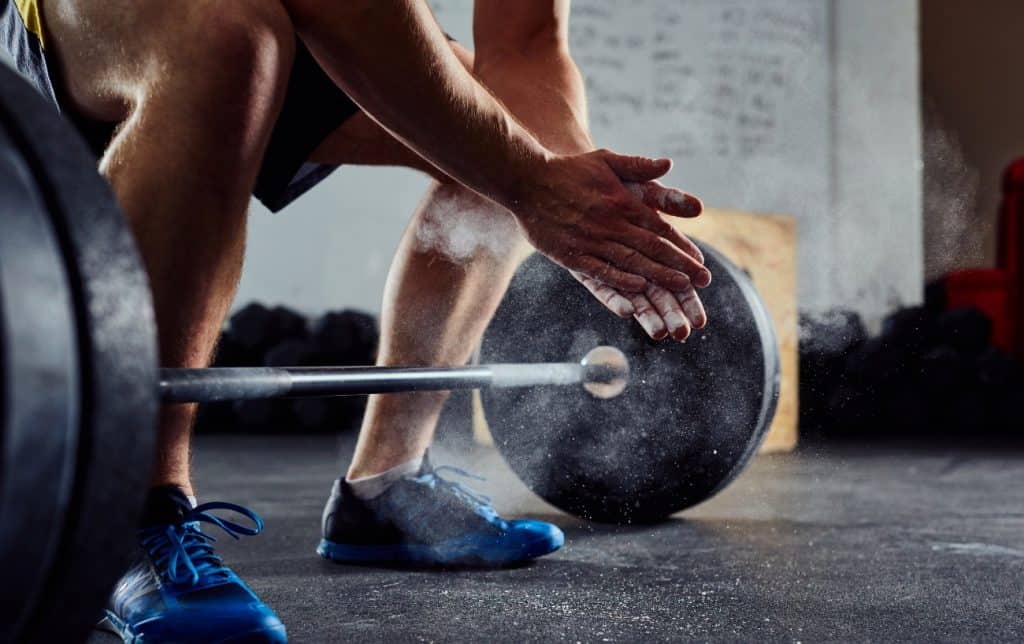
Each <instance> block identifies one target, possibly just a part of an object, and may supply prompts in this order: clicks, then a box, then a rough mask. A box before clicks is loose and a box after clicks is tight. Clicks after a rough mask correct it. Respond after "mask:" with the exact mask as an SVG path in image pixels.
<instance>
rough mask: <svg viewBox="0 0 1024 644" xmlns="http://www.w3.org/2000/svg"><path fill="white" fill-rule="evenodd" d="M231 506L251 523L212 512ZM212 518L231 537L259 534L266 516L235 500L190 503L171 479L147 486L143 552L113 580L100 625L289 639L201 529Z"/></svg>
mask: <svg viewBox="0 0 1024 644" xmlns="http://www.w3.org/2000/svg"><path fill="white" fill-rule="evenodd" d="M213 510H229V511H231V512H237V513H238V514H241V515H243V516H245V517H247V518H249V519H250V520H251V521H252V522H253V524H254V526H255V527H253V528H248V527H246V526H243V525H239V524H237V523H232V522H231V521H227V520H225V519H221V518H219V517H216V516H214V515H212V514H210V512H211V511H213ZM200 523H211V524H213V525H215V526H217V527H219V528H221V529H222V530H223V531H224V532H227V533H228V534H229V535H231V536H232V537H234V538H236V539H237V538H239V535H250V536H251V535H256V534H259V533H260V532H261V531H262V530H263V521H262V520H260V518H259V517H258V516H256V514H255V513H253V512H252V511H251V510H248V509H247V508H244V507H241V506H238V505H234V504H232V503H221V502H214V503H204V504H202V505H199V506H197V507H195V508H193V507H192V504H191V503H190V502H189V500H188V498H187V497H186V496H185V495H184V494H183V493H182V492H181V490H180V489H178V488H177V487H173V486H167V487H161V488H156V489H154V490H152V491H151V492H150V495H149V500H148V501H147V508H146V513H145V516H144V519H143V522H142V525H144V526H146V527H144V528H142V529H141V530H139V544H140V545H141V547H142V557H141V558H140V560H139V561H138V562H137V563H136V564H135V565H134V566H132V568H131V569H130V570H129V571H128V572H127V573H126V574H125V575H124V577H122V578H121V581H120V582H118V584H117V588H115V589H114V594H113V596H112V597H111V600H110V607H109V608H108V609H107V612H106V617H105V618H104V619H103V620H102V621H101V622H100V627H101V628H104V629H106V630H110V631H112V632H114V633H116V634H117V635H120V636H121V638H122V639H123V640H124V641H125V642H131V643H133V644H142V643H145V644H149V643H151V642H230V643H232V644H236V643H237V644H241V643H243V642H245V643H250V642H251V643H254V644H255V643H257V642H260V643H265V642H287V641H288V638H287V635H286V634H285V628H284V624H282V623H281V620H279V619H278V618H277V615H275V614H274V611H272V610H271V609H270V608H269V607H267V606H266V604H264V603H263V602H261V601H260V600H259V598H258V597H256V595H255V594H254V593H253V592H252V591H251V590H250V589H249V587H248V586H246V585H245V584H244V583H243V582H242V580H241V579H239V578H238V576H237V575H235V573H233V572H232V571H231V570H230V569H229V568H227V567H226V566H224V565H223V564H222V563H221V559H220V557H218V556H217V555H216V554H215V553H214V551H213V545H212V542H213V541H215V540H216V539H214V538H213V537H212V536H210V535H208V534H204V533H203V532H202V531H201V530H200V529H199V524H200Z"/></svg>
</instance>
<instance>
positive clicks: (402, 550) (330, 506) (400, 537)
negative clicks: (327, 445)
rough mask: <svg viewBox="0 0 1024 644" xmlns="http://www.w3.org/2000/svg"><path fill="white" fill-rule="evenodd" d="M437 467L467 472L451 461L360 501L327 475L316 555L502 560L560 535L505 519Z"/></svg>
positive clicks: (545, 550) (439, 561)
mask: <svg viewBox="0 0 1024 644" xmlns="http://www.w3.org/2000/svg"><path fill="white" fill-rule="evenodd" d="M443 472H451V473H453V474H458V475H460V476H468V477H471V478H477V479H479V477H474V476H473V475H472V474H469V473H468V472H464V471H462V470H460V469H457V468H454V467H439V468H437V469H433V468H432V467H431V466H430V463H429V461H428V460H427V459H426V458H424V459H423V467H422V468H421V469H420V471H419V473H418V474H416V475H414V476H409V477H406V478H403V479H401V480H400V481H398V482H397V483H395V484H394V485H392V486H391V487H390V488H388V490H387V491H386V492H384V494H382V495H380V496H378V497H376V498H374V499H372V500H370V501H365V502H364V501H362V500H360V499H358V498H356V497H355V496H354V495H353V494H352V490H351V488H349V486H348V483H346V482H345V480H344V479H339V480H337V481H335V482H334V488H333V489H332V490H331V498H330V499H328V501H327V506H326V507H325V508H324V515H323V540H321V541H320V545H319V547H318V548H317V552H318V553H319V554H320V556H322V557H324V558H326V559H330V560H332V561H336V562H339V563H352V564H374V563H378V564H379V563H388V564H402V563H407V564H408V563H413V564H419V565H439V566H463V565H470V566H480V565H482V566H506V565H512V564H517V563H522V562H525V561H528V560H530V559H535V558H537V557H541V556H543V555H546V554H549V553H552V552H554V551H555V550H558V549H559V548H560V547H562V544H563V543H565V535H563V534H562V531H561V530H559V529H558V528H557V527H556V526H553V525H551V524H550V523H544V522H542V521H532V520H519V521H506V520H505V519H502V518H501V517H499V516H498V515H497V513H496V512H495V511H494V509H493V508H491V506H490V499H488V498H487V497H485V496H481V495H479V494H477V493H475V492H473V491H472V490H470V489H469V488H468V487H466V486H464V485H462V484H461V483H456V482H454V481H450V480H448V479H446V478H443V477H442V476H441V474H442V473H443Z"/></svg>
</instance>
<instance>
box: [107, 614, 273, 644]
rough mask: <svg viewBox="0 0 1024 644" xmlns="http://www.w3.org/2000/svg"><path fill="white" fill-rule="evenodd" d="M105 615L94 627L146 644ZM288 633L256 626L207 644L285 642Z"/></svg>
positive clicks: (128, 641) (128, 643)
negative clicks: (256, 627)
mask: <svg viewBox="0 0 1024 644" xmlns="http://www.w3.org/2000/svg"><path fill="white" fill-rule="evenodd" d="M105 612H106V615H105V616H104V617H103V619H101V620H100V621H99V622H98V623H97V624H96V629H97V630H101V631H106V632H108V633H113V634H114V635H117V636H118V637H120V638H121V640H122V641H124V642H125V643H126V644H148V643H147V642H146V640H145V638H144V637H143V636H142V635H137V634H135V633H134V632H133V631H132V629H131V626H129V625H128V624H127V623H125V622H124V621H123V620H122V619H120V618H119V617H118V616H117V615H115V614H114V613H112V612H110V611H109V610H108V611H105ZM287 641H288V635H287V632H286V631H285V627H284V625H283V624H282V625H281V627H280V628H258V629H255V630H252V631H246V632H245V633H239V634H237V635H231V636H230V637H227V638H225V639H219V640H215V641H212V642H210V643H209V644H286V642H287Z"/></svg>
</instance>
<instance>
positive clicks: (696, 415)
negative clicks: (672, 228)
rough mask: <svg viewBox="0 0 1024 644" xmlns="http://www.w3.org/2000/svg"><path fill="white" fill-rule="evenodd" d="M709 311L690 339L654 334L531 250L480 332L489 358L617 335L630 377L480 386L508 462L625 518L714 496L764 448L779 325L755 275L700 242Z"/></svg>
mask: <svg viewBox="0 0 1024 644" xmlns="http://www.w3.org/2000/svg"><path fill="white" fill-rule="evenodd" d="M701 248H702V250H703V251H704V254H705V255H706V257H707V265H708V268H709V269H710V270H711V271H712V273H713V274H714V276H715V279H714V282H713V284H712V285H711V286H710V287H709V288H707V289H704V290H703V291H701V297H702V299H703V300H704V303H705V306H706V307H707V310H708V315H709V318H710V323H709V325H708V326H707V328H705V329H703V330H701V331H697V332H695V333H694V334H693V336H691V339H690V340H689V341H688V342H687V343H686V344H679V343H675V342H672V341H663V342H660V343H656V342H653V341H651V340H650V339H648V338H647V336H646V335H645V334H644V333H643V331H642V330H641V329H640V327H639V325H637V324H636V323H635V322H634V321H632V320H621V319H619V318H616V317H614V316H613V315H612V314H610V313H609V312H608V311H607V310H606V309H605V308H604V307H603V306H602V305H601V304H600V303H599V302H597V301H596V300H595V299H594V298H593V296H591V295H590V294H589V293H588V292H587V291H586V290H585V289H584V288H583V287H582V286H580V284H579V283H577V282H576V281H575V280H574V279H573V278H572V277H571V276H570V275H569V274H568V273H567V272H566V271H565V270H563V269H561V268H559V267H557V266H555V265H554V264H552V263H551V262H549V261H548V260H547V259H545V258H543V257H541V256H539V255H536V256H534V257H532V258H530V259H529V260H527V261H526V263H524V265H523V266H522V267H521V269H520V270H519V272H518V273H517V274H516V276H515V278H514V279H513V281H512V285H511V287H510V289H509V292H508V294H507V295H506V296H505V299H504V300H503V301H502V304H501V306H500V307H499V310H498V313H497V315H496V317H495V319H494V321H493V322H492V324H491V326H490V327H489V328H488V331H487V333H486V335H485V337H484V341H483V345H482V348H481V362H483V363H491V362H565V361H574V360H579V359H580V358H582V357H583V356H584V355H585V354H586V353H587V351H589V350H590V349H592V348H594V347H595V346H598V345H602V344H608V345H613V346H616V347H618V348H619V349H621V350H622V351H623V352H625V354H626V355H627V356H628V357H629V359H630V367H631V371H632V373H631V382H630V386H629V387H628V388H627V389H626V391H625V393H623V394H622V395H621V396H619V397H618V398H615V399H612V400H598V399H595V398H593V397H591V396H590V395H589V394H587V393H586V392H584V391H582V389H566V388H545V387H538V388H530V389H491V390H486V391H484V392H483V403H484V410H485V415H486V417H487V421H488V423H489V425H490V428H491V433H492V434H493V436H494V439H495V441H496V443H497V445H498V448H499V449H500V450H501V452H502V454H503V455H504V457H505V458H506V460H507V461H508V463H509V465H510V466H511V468H512V469H513V470H514V471H515V472H516V473H517V474H518V475H519V476H520V477H521V478H522V479H523V481H524V482H525V483H526V485H527V486H528V487H529V488H530V489H532V490H533V491H534V492H536V493H537V494H538V495H540V496H541V497H543V498H544V499H546V500H547V501H548V502H550V503H552V504H553V505H555V506H557V507H559V508H561V509H563V510H566V511H567V512H571V513H573V514H576V515H579V516H581V517H584V518H587V519H592V520H597V521H609V522H618V523H630V522H645V521H654V520H658V519H662V518H664V517H667V516H668V515H670V514H673V513H675V512H678V511H680V510H683V509H685V508H688V507H690V506H693V505H695V504H697V503H700V502H701V501H704V500H706V499H708V498H709V497H711V496H712V495H713V494H715V493H716V492H717V491H719V490H720V489H722V488H723V487H724V486H725V485H726V484H727V483H728V482H729V481H731V480H732V478H733V477H735V476H736V475H737V474H738V473H739V472H740V470H742V468H743V466H744V465H745V464H746V462H747V461H748V460H749V459H750V458H751V456H752V455H753V454H754V453H755V451H756V449H757V447H758V445H759V444H760V442H761V440H762V438H763V436H764V434H765V432H766V430H767V428H768V426H769V425H770V423H771V420H772V417H773V415H774V413H775V403H776V400H777V397H778V382H779V358H778V348H777V344H776V340H775V332H774V329H773V327H772V324H771V321H770V319H769V317H768V315H767V313H766V311H765V309H764V305H763V303H762V302H761V300H760V298H759V297H758V296H757V293H756V291H755V290H754V287H753V285H752V284H751V283H750V281H749V279H748V278H747V276H746V275H745V274H744V273H742V272H741V271H740V270H739V269H737V268H736V267H735V266H734V265H733V264H732V263H730V262H729V261H728V260H726V259H725V258H724V257H723V256H722V255H720V254H719V253H718V252H716V251H715V250H713V249H711V248H709V247H708V246H707V245H703V244H702V245H701Z"/></svg>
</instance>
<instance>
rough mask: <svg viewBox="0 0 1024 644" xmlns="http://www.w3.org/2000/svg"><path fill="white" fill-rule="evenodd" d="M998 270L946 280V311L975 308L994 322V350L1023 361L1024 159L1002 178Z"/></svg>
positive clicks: (977, 270)
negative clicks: (1004, 352) (995, 348)
mask: <svg viewBox="0 0 1024 644" xmlns="http://www.w3.org/2000/svg"><path fill="white" fill-rule="evenodd" d="M998 236H999V237H998V251H997V265H996V268H971V269H967V270H962V271H956V272H953V273H950V274H949V275H947V276H946V278H945V280H944V281H945V291H946V308H947V309H956V308H961V307H975V308H977V309H979V310H980V311H982V312H983V313H985V314H986V315H987V316H988V317H989V319H991V320H992V344H993V345H995V346H997V347H999V348H1000V349H1003V350H1004V351H1006V352H1008V353H1012V354H1015V355H1017V356H1020V357H1022V358H1024V253H1022V250H1024V239H1022V238H1024V158H1021V159H1017V160H1016V161H1014V162H1013V163H1011V164H1010V166H1009V167H1008V168H1007V169H1006V172H1005V173H1004V174H1003V202H1002V204H1001V205H1000V208H999V231H998Z"/></svg>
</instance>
